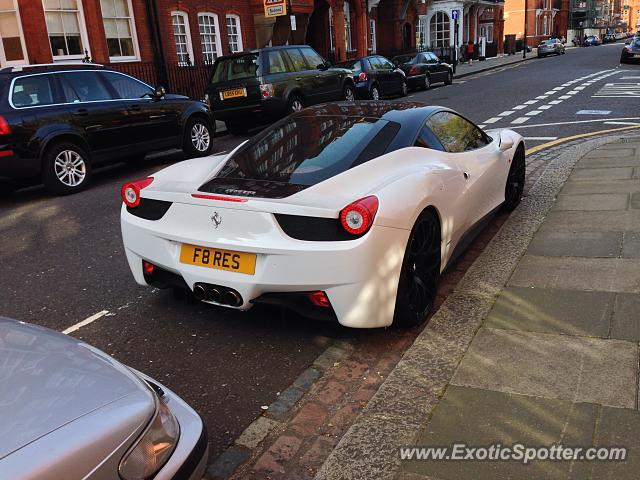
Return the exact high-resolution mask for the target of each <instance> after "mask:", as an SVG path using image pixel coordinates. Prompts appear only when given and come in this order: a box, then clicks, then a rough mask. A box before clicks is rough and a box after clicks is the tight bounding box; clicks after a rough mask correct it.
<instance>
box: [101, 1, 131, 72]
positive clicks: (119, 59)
mask: <svg viewBox="0 0 640 480" xmlns="http://www.w3.org/2000/svg"><path fill="white" fill-rule="evenodd" d="M125 1H126V2H127V6H128V7H129V28H130V29H131V41H132V42H133V56H131V55H129V56H126V57H125V56H120V57H112V56H109V61H110V62H111V63H118V62H136V61H140V47H139V45H138V32H137V30H136V19H135V16H134V13H133V4H132V3H131V0H125ZM102 18H103V22H104V17H102ZM110 18H111V17H110ZM113 18H124V17H113ZM106 38H107V36H106V33H105V39H106ZM107 52H109V47H108V46H107Z"/></svg>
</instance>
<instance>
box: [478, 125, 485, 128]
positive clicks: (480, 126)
mask: <svg viewBox="0 0 640 480" xmlns="http://www.w3.org/2000/svg"><path fill="white" fill-rule="evenodd" d="M478 127H479V128H484V127H486V125H482V124H480V125H478Z"/></svg>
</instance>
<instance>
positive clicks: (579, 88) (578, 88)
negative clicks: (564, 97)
mask: <svg viewBox="0 0 640 480" xmlns="http://www.w3.org/2000/svg"><path fill="white" fill-rule="evenodd" d="M585 88H587V87H575V88H574V90H578V91H579V90H584V89H585Z"/></svg>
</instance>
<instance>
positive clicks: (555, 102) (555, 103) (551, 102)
mask: <svg viewBox="0 0 640 480" xmlns="http://www.w3.org/2000/svg"><path fill="white" fill-rule="evenodd" d="M549 103H550V104H551V105H557V104H559V103H562V100H551V101H550V102H549Z"/></svg>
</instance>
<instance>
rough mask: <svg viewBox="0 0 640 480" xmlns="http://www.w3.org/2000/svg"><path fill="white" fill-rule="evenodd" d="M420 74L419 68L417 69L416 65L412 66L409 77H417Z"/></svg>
mask: <svg viewBox="0 0 640 480" xmlns="http://www.w3.org/2000/svg"><path fill="white" fill-rule="evenodd" d="M417 74H418V67H416V66H415V65H411V68H410V69H409V75H417Z"/></svg>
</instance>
